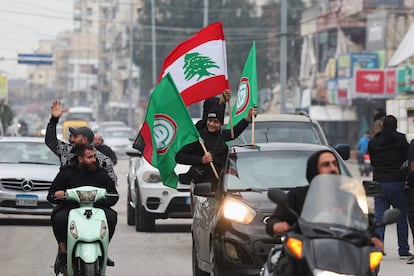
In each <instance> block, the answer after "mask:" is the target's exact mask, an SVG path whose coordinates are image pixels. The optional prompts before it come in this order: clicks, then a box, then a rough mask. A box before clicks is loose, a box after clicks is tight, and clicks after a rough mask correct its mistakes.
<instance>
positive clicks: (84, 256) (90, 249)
mask: <svg viewBox="0 0 414 276" xmlns="http://www.w3.org/2000/svg"><path fill="white" fill-rule="evenodd" d="M118 196H119V195H116V194H107V193H106V190H105V189H103V188H98V187H93V186H82V187H78V188H73V189H68V190H66V193H65V200H71V201H75V202H78V203H79V207H78V208H74V209H72V210H71V211H70V213H69V217H68V239H67V266H66V271H62V269H61V268H60V267H58V266H57V264H56V263H55V267H54V270H55V274H56V275H58V274H59V273H62V274H63V275H65V276H73V275H75V276H97V275H101V276H103V275H105V272H106V266H107V258H108V243H109V232H108V231H109V228H108V223H107V220H106V216H105V212H104V211H103V210H102V209H100V208H95V207H94V203H96V202H97V201H99V200H105V198H107V197H118Z"/></svg>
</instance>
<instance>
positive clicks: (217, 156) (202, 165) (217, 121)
mask: <svg viewBox="0 0 414 276" xmlns="http://www.w3.org/2000/svg"><path fill="white" fill-rule="evenodd" d="M255 115H256V109H255V108H251V109H250V110H249V113H248V115H247V116H246V118H244V119H243V120H241V121H240V122H239V123H237V124H236V125H235V126H234V136H235V137H234V138H237V137H238V136H239V135H240V134H241V133H242V132H243V130H245V129H246V128H247V126H248V125H249V123H250V122H251V120H252V117H253V116H255ZM206 118H207V119H206V122H207V123H206V126H205V127H204V128H202V129H200V130H199V132H200V136H201V138H202V139H203V140H204V142H205V146H206V149H207V153H205V152H204V150H203V148H202V147H201V145H200V143H199V142H194V143H191V144H188V145H186V146H184V147H183V148H182V149H181V150H180V151H179V152H178V153H177V155H176V156H175V160H176V161H177V163H180V164H186V165H192V167H191V168H190V170H189V172H188V173H187V174H185V175H179V179H180V182H181V183H183V184H190V181H192V182H194V183H200V182H210V181H215V180H217V178H216V177H215V175H214V172H213V170H212V169H211V167H210V166H209V163H210V162H213V164H214V166H215V169H216V171H217V173H218V175H220V172H221V170H222V168H223V167H224V163H225V160H226V157H227V153H228V146H227V144H226V142H227V141H230V140H232V139H234V138H232V137H231V132H230V130H228V129H221V127H222V125H223V122H224V110H223V109H221V108H219V107H218V106H217V105H213V106H212V107H211V108H210V110H209V111H208V112H207V113H206Z"/></svg>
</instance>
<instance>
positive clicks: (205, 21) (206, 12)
mask: <svg viewBox="0 0 414 276" xmlns="http://www.w3.org/2000/svg"><path fill="white" fill-rule="evenodd" d="M207 25H208V0H204V12H203V27H206V26H207Z"/></svg>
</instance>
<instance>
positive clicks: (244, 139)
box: [230, 121, 325, 145]
mask: <svg viewBox="0 0 414 276" xmlns="http://www.w3.org/2000/svg"><path fill="white" fill-rule="evenodd" d="M254 131H255V132H254V143H269V142H290V143H307V144H319V145H321V144H325V142H324V141H322V139H321V136H322V134H321V133H320V132H319V130H318V129H317V127H316V126H315V125H313V124H312V123H309V122H295V121H293V122H292V121H289V122H281V121H278V122H270V121H268V122H265V121H263V122H255V127H254ZM251 140H252V128H251V124H250V125H249V126H248V127H247V128H246V129H245V130H244V131H243V132H242V134H241V135H240V136H239V137H238V138H236V139H234V140H233V141H231V142H230V145H240V144H250V143H251V142H252V141H251Z"/></svg>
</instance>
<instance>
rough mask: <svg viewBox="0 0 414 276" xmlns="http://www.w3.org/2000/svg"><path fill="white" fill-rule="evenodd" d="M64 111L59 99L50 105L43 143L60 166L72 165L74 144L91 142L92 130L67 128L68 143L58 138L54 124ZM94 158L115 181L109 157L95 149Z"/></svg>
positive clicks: (74, 154)
mask: <svg viewBox="0 0 414 276" xmlns="http://www.w3.org/2000/svg"><path fill="white" fill-rule="evenodd" d="M65 111H66V109H63V108H62V107H61V103H60V101H54V102H53V104H52V107H51V117H50V120H49V123H48V124H47V127H46V135H45V144H46V145H47V146H48V147H49V149H50V150H51V151H52V152H53V153H54V154H56V155H57V156H58V157H59V159H60V167H61V168H64V167H67V166H70V165H73V164H74V163H75V161H76V146H77V145H85V144H92V143H93V139H94V134H93V131H92V130H91V129H90V128H88V127H78V128H73V127H70V128H69V133H70V138H69V143H66V142H64V141H62V140H59V139H58V138H57V135H56V125H57V123H58V122H59V118H60V116H62V114H63V113H64V112H65ZM96 160H97V163H98V165H99V166H100V167H102V168H103V169H105V171H106V172H107V174H108V175H109V177H110V178H111V179H112V180H113V181H114V182H115V183H116V181H117V177H116V174H115V171H114V168H113V164H112V161H111V159H110V158H109V157H108V156H106V155H105V154H103V153H102V152H100V151H96Z"/></svg>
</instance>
